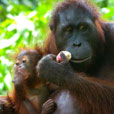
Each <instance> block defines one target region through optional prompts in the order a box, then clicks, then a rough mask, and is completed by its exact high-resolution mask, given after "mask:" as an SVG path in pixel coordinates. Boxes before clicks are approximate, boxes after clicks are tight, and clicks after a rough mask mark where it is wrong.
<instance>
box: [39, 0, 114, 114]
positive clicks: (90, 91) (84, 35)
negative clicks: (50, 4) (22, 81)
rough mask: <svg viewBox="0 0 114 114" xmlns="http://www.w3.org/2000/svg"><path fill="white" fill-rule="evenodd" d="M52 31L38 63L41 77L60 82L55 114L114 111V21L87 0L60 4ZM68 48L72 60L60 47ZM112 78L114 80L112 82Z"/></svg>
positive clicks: (93, 113) (55, 14) (90, 113)
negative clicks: (108, 20) (104, 19)
mask: <svg viewBox="0 0 114 114" xmlns="http://www.w3.org/2000/svg"><path fill="white" fill-rule="evenodd" d="M50 29H51V34H50V37H49V39H48V44H47V46H46V50H48V53H51V54H49V55H46V56H45V57H43V58H42V59H41V60H40V61H39V64H38V65H37V70H38V73H39V77H40V78H41V79H42V80H45V81H49V82H50V83H54V84H56V85H58V86H60V88H61V89H60V90H58V91H55V93H53V95H52V97H51V98H52V99H53V100H54V101H55V103H56V104H57V108H56V110H55V112H54V114H113V113H114V83H113V80H114V23H107V22H104V21H103V20H102V19H101V18H100V15H99V13H98V12H97V11H96V9H95V8H94V6H92V5H91V4H89V3H88V2H85V1H84V0H66V1H65V2H62V3H60V4H58V6H57V7H56V8H55V11H54V13H53V15H52V18H51V23H50ZM62 50H64V51H69V52H70V53H71V55H72V58H71V60H70V62H68V60H67V59H66V57H65V55H64V54H63V53H61V58H62V61H61V62H60V63H58V62H56V61H55V58H56V56H55V55H54V54H57V53H58V52H60V51H62ZM111 81H112V82H111Z"/></svg>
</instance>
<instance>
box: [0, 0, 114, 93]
mask: <svg viewBox="0 0 114 114" xmlns="http://www.w3.org/2000/svg"><path fill="white" fill-rule="evenodd" d="M58 1H62V0H0V14H1V15H0V25H1V26H0V94H6V91H7V90H9V89H11V87H12V86H11V83H12V77H13V76H14V69H13V65H14V58H13V57H12V55H15V53H17V52H18V49H19V48H22V47H24V46H27V47H30V48H34V46H35V44H39V45H42V42H43V40H44V39H45V38H46V36H47V35H48V31H49V28H48V24H49V19H50V16H51V11H52V7H54V5H55V4H56V2H58ZM93 1H94V2H95V3H96V4H97V5H98V6H100V7H101V10H100V11H101V13H102V14H103V18H104V19H108V20H114V10H113V6H114V3H113V0H93Z"/></svg>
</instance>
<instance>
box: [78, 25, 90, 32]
mask: <svg viewBox="0 0 114 114" xmlns="http://www.w3.org/2000/svg"><path fill="white" fill-rule="evenodd" d="M79 30H80V31H82V32H85V31H87V30H88V26H87V25H80V26H79Z"/></svg>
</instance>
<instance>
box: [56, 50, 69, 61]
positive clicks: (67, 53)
mask: <svg viewBox="0 0 114 114" xmlns="http://www.w3.org/2000/svg"><path fill="white" fill-rule="evenodd" d="M61 52H62V53H64V54H65V56H66V58H67V59H68V61H69V60H70V59H71V53H70V52H68V51H61ZM61 52H60V53H61ZM60 53H59V54H58V55H57V57H56V61H57V62H61V61H62V57H61V55H60Z"/></svg>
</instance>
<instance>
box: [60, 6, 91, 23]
mask: <svg viewBox="0 0 114 114" xmlns="http://www.w3.org/2000/svg"><path fill="white" fill-rule="evenodd" d="M58 15H59V22H60V23H61V24H62V25H64V24H67V23H70V24H77V23H79V22H85V21H89V20H91V16H90V14H89V13H88V12H87V11H85V10H83V9H81V8H72V7H69V8H66V9H64V10H63V11H61V12H59V14H58Z"/></svg>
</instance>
